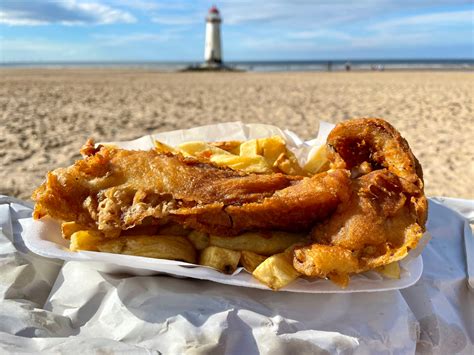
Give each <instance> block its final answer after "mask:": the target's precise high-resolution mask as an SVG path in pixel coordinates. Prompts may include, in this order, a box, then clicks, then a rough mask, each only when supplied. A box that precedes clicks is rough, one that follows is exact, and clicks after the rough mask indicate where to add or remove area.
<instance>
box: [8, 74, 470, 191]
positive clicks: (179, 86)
mask: <svg viewBox="0 0 474 355" xmlns="http://www.w3.org/2000/svg"><path fill="white" fill-rule="evenodd" d="M473 92H474V73H467V72H353V73H342V72H341V73H316V72H313V73H252V72H249V73H160V72H153V71H143V70H124V69H107V70H105V69H49V70H48V69H8V70H7V69H2V70H0V108H1V110H0V114H1V116H0V165H1V167H2V169H0V194H6V195H11V196H16V197H19V198H22V199H28V198H29V196H30V194H31V192H32V190H33V189H34V188H35V187H36V186H38V185H39V184H40V183H41V181H42V180H43V179H44V176H45V174H46V172H47V171H48V170H50V169H53V168H56V167H59V166H67V165H69V164H71V163H72V162H73V161H74V160H75V159H78V158H79V154H78V151H79V148H80V147H81V145H82V144H83V143H84V142H85V140H86V139H87V138H88V137H94V138H95V139H96V140H97V141H116V140H129V139H133V138H137V137H140V136H142V135H145V134H148V133H154V132H162V131H168V130H173V129H178V128H189V127H193V126H198V125H204V124H210V123H216V122H226V121H237V120H241V121H244V122H248V123H251V122H259V123H269V124H274V125H277V126H279V127H282V128H289V129H291V130H293V131H295V132H296V133H298V134H299V135H300V136H301V137H303V138H310V137H313V136H314V135H315V134H316V132H317V130H318V122H319V121H320V120H325V121H329V122H339V121H342V120H345V119H349V118H352V117H368V116H372V117H382V118H385V119H387V120H388V121H389V122H391V123H392V124H393V125H394V126H395V127H396V128H397V129H398V130H400V132H402V135H403V136H404V137H405V138H406V139H407V140H408V142H409V144H410V146H411V147H412V150H413V151H414V153H415V155H416V156H417V157H418V158H419V160H420V162H421V164H422V166H423V169H424V173H425V184H426V192H427V195H429V196H449V197H461V198H471V199H472V198H474V189H473V187H472V186H473V185H472V181H473V178H474V149H473V148H472V141H473V137H474V131H473V129H474V125H473Z"/></svg>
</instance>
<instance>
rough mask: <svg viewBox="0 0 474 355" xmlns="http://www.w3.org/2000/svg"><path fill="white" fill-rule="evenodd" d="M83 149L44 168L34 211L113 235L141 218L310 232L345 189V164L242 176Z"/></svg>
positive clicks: (229, 230)
mask: <svg viewBox="0 0 474 355" xmlns="http://www.w3.org/2000/svg"><path fill="white" fill-rule="evenodd" d="M82 152H83V153H84V154H86V155H89V156H86V157H85V158H84V159H83V160H80V161H77V162H76V163H75V164H74V165H72V166H71V167H68V168H62V169H56V170H54V171H52V172H49V173H48V175H47V180H46V182H45V183H44V184H43V185H41V186H40V187H39V188H38V189H37V190H36V191H35V192H34V193H33V196H32V198H33V200H34V201H36V206H35V211H34V217H35V218H41V217H42V216H44V215H49V216H51V217H53V218H55V219H59V220H63V221H76V222H78V223H80V224H83V225H85V226H88V227H90V228H93V229H97V230H99V231H102V232H103V233H104V234H105V236H106V237H116V236H118V235H120V233H121V232H122V231H123V230H127V229H130V228H133V227H135V226H139V225H141V224H144V223H146V224H150V223H151V224H164V223H167V222H176V223H179V224H181V225H183V226H185V227H189V228H193V229H196V230H200V231H204V232H208V233H213V234H220V235H236V234H238V233H241V232H243V231H247V230H275V229H276V230H286V231H309V230H310V229H311V227H312V226H313V225H314V224H315V223H316V222H317V221H321V220H323V219H325V218H326V217H328V216H329V215H330V214H331V213H332V212H334V211H335V210H336V208H337V206H338V205H339V203H340V202H341V201H342V200H343V198H344V195H347V194H348V193H349V187H350V179H349V174H348V172H347V171H346V170H342V169H340V170H336V171H333V172H327V173H322V174H319V175H316V176H314V177H312V178H303V177H292V176H287V175H283V174H269V175H258V174H245V173H241V172H237V171H233V170H230V169H227V168H220V167H217V166H214V165H212V164H207V163H202V162H199V161H197V160H194V159H190V158H184V157H182V156H181V155H173V154H159V153H157V152H155V151H153V150H151V151H127V150H122V149H116V148H111V147H100V149H97V148H94V146H93V143H92V142H88V144H86V146H85V147H83V149H82Z"/></svg>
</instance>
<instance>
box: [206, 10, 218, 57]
mask: <svg viewBox="0 0 474 355" xmlns="http://www.w3.org/2000/svg"><path fill="white" fill-rule="evenodd" d="M221 22H222V18H221V15H220V14H219V10H218V9H217V7H216V6H212V7H211V8H210V9H209V13H208V14H207V17H206V44H205V47H204V60H205V61H206V64H207V65H208V66H219V65H221V64H222V45H221Z"/></svg>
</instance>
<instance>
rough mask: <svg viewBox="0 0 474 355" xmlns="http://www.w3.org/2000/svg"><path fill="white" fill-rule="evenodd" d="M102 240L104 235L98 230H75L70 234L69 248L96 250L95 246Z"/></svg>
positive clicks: (74, 249)
mask: <svg viewBox="0 0 474 355" xmlns="http://www.w3.org/2000/svg"><path fill="white" fill-rule="evenodd" d="M103 240H104V237H103V235H102V233H100V232H96V231H91V230H82V231H77V232H75V233H73V234H72V235H71V243H70V244H69V249H70V250H71V251H78V250H90V251H98V250H99V249H98V248H97V246H98V245H99V244H100V242H102V241H103Z"/></svg>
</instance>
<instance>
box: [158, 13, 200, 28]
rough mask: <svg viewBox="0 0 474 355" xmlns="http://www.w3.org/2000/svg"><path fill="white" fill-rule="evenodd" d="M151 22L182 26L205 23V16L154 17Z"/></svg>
mask: <svg viewBox="0 0 474 355" xmlns="http://www.w3.org/2000/svg"><path fill="white" fill-rule="evenodd" d="M151 21H152V22H154V23H159V24H160V25H170V26H182V25H192V24H196V23H204V16H203V15H202V14H201V15H195V14H192V15H154V16H152V17H151Z"/></svg>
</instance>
